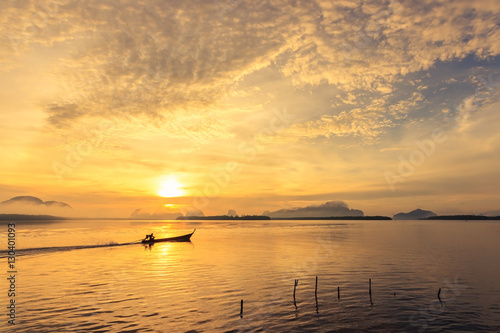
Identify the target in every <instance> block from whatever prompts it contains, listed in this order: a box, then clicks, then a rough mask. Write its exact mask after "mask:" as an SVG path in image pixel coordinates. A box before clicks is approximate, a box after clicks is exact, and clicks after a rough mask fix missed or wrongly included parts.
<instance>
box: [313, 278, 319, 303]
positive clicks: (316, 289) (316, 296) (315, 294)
mask: <svg viewBox="0 0 500 333" xmlns="http://www.w3.org/2000/svg"><path fill="white" fill-rule="evenodd" d="M314 297H315V298H318V277H317V276H316V287H315V288H314Z"/></svg>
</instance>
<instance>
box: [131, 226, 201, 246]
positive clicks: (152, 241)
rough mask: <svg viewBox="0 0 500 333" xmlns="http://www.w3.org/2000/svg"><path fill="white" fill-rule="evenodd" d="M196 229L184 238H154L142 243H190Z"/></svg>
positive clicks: (183, 236) (144, 240)
mask: <svg viewBox="0 0 500 333" xmlns="http://www.w3.org/2000/svg"><path fill="white" fill-rule="evenodd" d="M195 231H196V229H194V230H193V232H192V233H190V234H187V235H182V236H176V237H169V238H154V239H143V240H142V241H141V243H144V244H154V243H160V242H190V241H191V240H190V239H191V236H193V234H194V232H195Z"/></svg>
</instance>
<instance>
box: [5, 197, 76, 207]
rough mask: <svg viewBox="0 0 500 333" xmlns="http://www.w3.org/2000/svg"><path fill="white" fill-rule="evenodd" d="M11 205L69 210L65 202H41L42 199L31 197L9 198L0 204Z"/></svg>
mask: <svg viewBox="0 0 500 333" xmlns="http://www.w3.org/2000/svg"><path fill="white" fill-rule="evenodd" d="M12 204H24V205H33V206H47V207H59V208H71V206H70V205H68V204H67V203H65V202H60V201H43V200H42V199H39V198H37V197H32V196H19V197H14V198H11V199H9V200H5V201H2V202H0V205H12Z"/></svg>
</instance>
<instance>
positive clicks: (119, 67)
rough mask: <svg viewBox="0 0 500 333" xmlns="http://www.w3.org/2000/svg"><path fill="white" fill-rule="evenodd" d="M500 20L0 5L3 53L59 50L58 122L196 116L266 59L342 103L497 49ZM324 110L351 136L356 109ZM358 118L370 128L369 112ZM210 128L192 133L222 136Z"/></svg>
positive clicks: (369, 12) (386, 11)
mask: <svg viewBox="0 0 500 333" xmlns="http://www.w3.org/2000/svg"><path fill="white" fill-rule="evenodd" d="M497 22H498V15H497V8H496V6H495V4H494V1H475V2H470V1H466V0H461V1H451V0H448V1H441V2H439V3H436V2H435V1H430V0H428V1H420V2H418V3H414V2H409V1H396V0H394V1H387V0H374V1H370V2H359V1H354V0H352V1H337V2H334V3H332V2H331V1H319V0H318V1H310V2H302V3H300V5H292V4H290V3H289V2H288V1H284V0H275V1H268V2H262V3H256V2H254V1H236V2H231V3H226V2H221V1H216V2H213V1H205V2H200V1H194V0H193V1H169V2H164V1H155V0H150V1H145V2H141V3H138V2H133V1H125V2H116V1H102V0H101V1H86V2H80V1H71V0H64V1H63V0H60V1H59V0H53V1H48V2H41V1H37V0H32V1H22V2H9V3H6V4H3V8H2V19H1V22H0V23H1V24H0V26H1V27H2V28H0V29H1V30H0V36H1V41H2V45H3V47H2V53H1V54H0V57H1V59H2V60H3V62H4V63H6V64H8V65H10V66H15V65H19V64H18V61H19V59H18V58H19V57H20V55H23V54H27V53H29V52H31V51H33V50H40V49H42V48H46V49H50V48H52V49H57V48H59V49H60V52H58V54H59V55H58V56H57V57H53V58H52V59H51V60H52V62H54V68H57V73H58V76H59V82H60V83H61V90H60V94H59V97H55V98H51V100H50V101H46V104H45V110H46V112H47V114H48V119H49V122H50V124H51V125H53V126H55V127H63V128H68V127H71V126H72V125H73V124H74V122H75V121H80V120H81V119H82V118H86V117H90V118H92V117H120V118H123V119H127V117H129V118H130V117H132V118H133V119H142V121H149V122H151V121H154V122H156V123H157V124H158V125H159V126H160V127H162V126H165V125H166V124H168V123H169V122H170V121H171V119H172V117H169V115H170V114H174V113H175V112H177V113H185V114H190V115H191V116H193V115H195V117H198V118H199V119H201V121H203V120H204V119H206V118H205V117H204V114H205V111H206V109H207V108H210V107H212V106H214V105H216V104H217V103H218V101H220V100H221V99H223V98H225V97H226V96H227V95H228V93H229V92H230V91H231V89H232V87H233V86H234V85H235V84H236V83H237V82H238V81H239V80H241V79H242V78H243V77H245V76H246V75H247V74H249V73H252V72H255V71H257V70H259V69H261V68H264V67H267V66H269V65H270V64H271V63H275V64H276V65H277V66H278V68H280V71H281V73H282V74H283V75H284V76H285V77H289V78H290V79H291V80H292V81H293V82H294V84H296V85H298V86H304V85H307V84H312V85H318V84H320V83H321V82H324V81H326V82H328V83H329V84H332V85H336V86H337V87H338V88H339V89H340V90H341V91H344V92H345V93H346V94H347V95H346V96H347V99H346V100H345V102H346V103H352V102H353V101H354V100H353V98H352V92H356V91H357V92H358V93H373V94H379V95H384V94H390V93H392V92H394V90H395V89H397V87H396V86H395V85H396V83H397V82H398V80H399V79H400V78H401V76H404V75H406V74H408V73H411V72H416V71H419V70H423V69H424V70H425V69H429V68H430V67H431V66H433V64H435V62H436V61H450V60H453V59H462V58H464V57H465V56H467V55H469V54H474V55H476V56H477V57H481V58H484V57H487V56H494V55H498V54H499V53H500V31H499V30H498V29H497V28H496V27H497ZM219 116H220V115H217V116H216V117H215V118H216V119H219V118H220V117H219ZM325 116H326V118H325V120H324V121H322V122H320V124H318V126H319V127H324V128H325V130H326V133H329V132H332V131H333V132H334V133H346V131H347V132H348V133H350V132H353V133H355V132H356V131H352V130H346V129H345V125H343V124H342V123H343V122H349V121H350V118H351V117H359V116H360V115H359V112H355V113H353V114H352V115H351V116H350V115H347V114H346V115H342V116H337V117H340V118H339V119H333V120H334V121H333V123H338V122H340V125H336V126H335V127H334V128H333V129H332V128H331V126H330V125H329V124H328V123H332V122H331V121H329V117H328V114H325ZM361 118H362V119H361V120H359V122H360V123H364V124H366V126H367V127H368V126H371V125H372V121H373V120H375V119H369V120H366V119H363V117H362V116H361ZM336 120H338V121H336ZM359 126H361V124H360V125H359ZM215 127H216V128H214V129H212V128H211V129H206V128H204V129H200V128H189V131H191V132H196V131H203V130H205V131H207V132H209V133H211V134H210V135H217V134H218V133H221V132H220V131H219V129H218V127H220V126H215ZM355 127H358V125H356V126H355ZM222 133H223V134H224V132H222ZM377 133H378V131H377V130H375V131H374V132H373V133H368V136H370V135H371V136H374V135H377Z"/></svg>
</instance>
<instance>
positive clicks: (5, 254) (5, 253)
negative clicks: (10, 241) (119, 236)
mask: <svg viewBox="0 0 500 333" xmlns="http://www.w3.org/2000/svg"><path fill="white" fill-rule="evenodd" d="M133 244H141V242H130V243H114V242H111V243H108V244H96V245H74V246H53V247H52V246H51V247H38V248H28V249H16V256H26V255H34V254H42V253H52V252H61V251H73V250H82V249H95V248H101V247H118V246H126V245H133ZM8 255H9V253H8V251H0V258H6V257H8Z"/></svg>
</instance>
